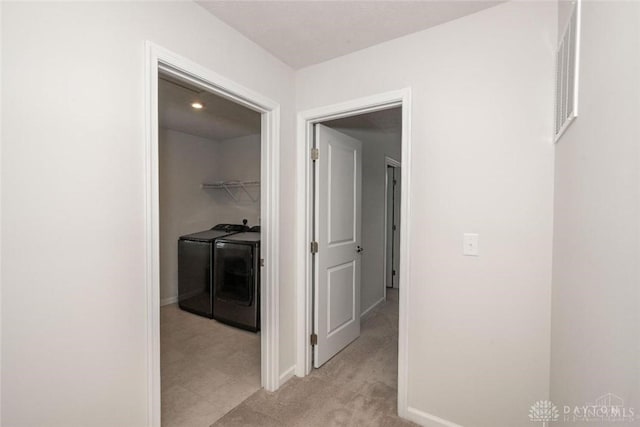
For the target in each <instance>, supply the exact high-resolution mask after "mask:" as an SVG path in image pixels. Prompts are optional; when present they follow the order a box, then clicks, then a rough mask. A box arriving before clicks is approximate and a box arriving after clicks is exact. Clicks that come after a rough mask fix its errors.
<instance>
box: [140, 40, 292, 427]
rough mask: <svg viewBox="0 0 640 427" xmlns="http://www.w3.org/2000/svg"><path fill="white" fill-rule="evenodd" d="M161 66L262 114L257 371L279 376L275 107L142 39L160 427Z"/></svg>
mask: <svg viewBox="0 0 640 427" xmlns="http://www.w3.org/2000/svg"><path fill="white" fill-rule="evenodd" d="M160 70H162V71H163V72H165V73H169V74H172V75H174V76H176V77H179V78H181V79H184V80H186V81H188V82H190V83H192V84H194V85H196V86H200V87H202V88H203V89H204V90H207V91H208V92H211V93H214V94H216V95H218V96H221V97H223V98H226V99H229V100H231V101H233V102H236V103H238V104H240V105H243V106H245V107H247V108H249V109H252V110H254V111H257V112H259V113H261V115H262V121H261V158H260V164H261V171H260V181H261V193H260V200H261V204H260V216H261V218H262V221H261V222H262V242H261V248H260V252H261V256H262V258H263V259H264V263H265V265H264V267H263V269H262V274H261V283H260V289H261V290H260V293H261V296H262V297H261V300H260V311H261V337H260V348H261V353H260V359H261V362H260V371H261V384H262V386H263V387H264V388H265V389H266V390H268V391H275V390H277V389H278V387H279V386H280V380H281V378H280V376H279V351H278V350H279V304H278V302H279V294H280V291H279V282H280V280H279V269H278V264H279V256H278V254H279V222H278V218H279V210H278V206H279V204H280V195H279V194H280V193H279V187H280V184H279V182H280V181H279V180H280V175H279V170H280V168H279V153H280V148H279V146H280V106H279V105H278V104H277V103H276V102H274V101H272V100H270V99H269V98H267V97H265V96H263V95H261V94H258V93H256V92H254V91H252V90H250V89H248V88H246V87H244V86H241V85H239V84H237V83H235V82H234V81H232V80H230V79H228V78H226V77H224V76H221V75H219V74H217V73H215V72H213V71H211V70H209V69H207V68H205V67H202V66H200V65H199V64H196V63H194V62H192V61H190V60H188V59H186V58H184V57H182V56H180V55H178V54H176V53H173V52H171V51H169V50H167V49H164V48H162V47H160V46H158V45H156V44H154V43H152V42H150V41H147V42H145V118H146V123H145V169H146V184H145V208H146V215H145V220H146V244H145V248H146V253H147V260H146V261H147V262H146V269H145V273H146V274H145V275H146V288H147V343H146V348H147V376H148V382H147V397H148V408H147V412H148V423H147V425H148V426H150V427H160V425H161V420H160V415H161V411H160V279H159V277H160V248H159V243H158V242H159V237H158V236H159V216H160V212H159V210H160V209H159V206H160V204H159V180H158V73H159V71H160Z"/></svg>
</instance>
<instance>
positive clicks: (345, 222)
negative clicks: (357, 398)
mask: <svg viewBox="0 0 640 427" xmlns="http://www.w3.org/2000/svg"><path fill="white" fill-rule="evenodd" d="M315 141H316V142H315V143H316V147H317V148H318V150H319V156H318V160H317V161H316V191H317V193H316V195H317V197H316V203H317V205H316V209H315V211H316V237H315V241H316V242H317V243H318V253H317V254H316V255H315V286H314V333H315V334H316V336H317V343H316V345H315V347H314V366H315V367H316V368H319V367H320V366H322V365H323V364H324V363H325V362H326V361H327V360H329V359H331V358H332V357H333V356H334V355H335V354H336V353H338V352H339V351H340V350H342V349H343V348H344V347H346V346H347V345H348V344H349V343H351V342H352V341H353V340H355V339H356V338H358V337H359V336H360V277H361V276H360V269H361V255H360V254H361V252H362V251H363V249H362V248H361V246H360V242H361V215H362V212H361V205H362V143H361V142H360V141H358V140H356V139H354V138H351V137H349V136H347V135H344V134H342V133H340V132H338V131H336V130H334V129H330V128H328V127H326V126H323V125H320V124H317V125H315Z"/></svg>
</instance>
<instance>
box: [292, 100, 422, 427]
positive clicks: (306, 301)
mask: <svg viewBox="0 0 640 427" xmlns="http://www.w3.org/2000/svg"><path fill="white" fill-rule="evenodd" d="M396 108H397V109H398V110H399V111H400V116H401V120H400V128H401V137H400V140H401V155H399V154H400V153H398V157H400V158H401V160H403V161H404V164H403V165H404V166H405V168H402V169H400V171H399V172H400V173H401V174H402V176H403V178H404V179H403V180H401V183H400V185H401V186H402V190H401V192H402V194H408V187H409V179H408V177H407V176H406V175H407V173H408V170H409V169H410V163H409V161H408V160H409V152H410V134H409V129H410V127H409V118H410V103H409V90H403V91H398V92H393V93H387V94H381V95H378V96H373V97H369V98H364V99H359V100H354V101H350V102H347V103H344V104H339V105H334V106H328V107H323V108H318V109H316V110H311V111H306V112H303V113H301V114H300V115H299V137H300V140H301V141H302V142H304V145H305V146H306V149H307V150H308V151H306V153H309V154H307V155H308V158H307V156H304V152H303V153H302V156H301V157H300V158H299V165H300V166H302V168H300V170H299V179H300V180H301V181H302V182H303V183H304V185H303V186H301V188H299V195H300V199H299V200H301V202H302V203H301V205H302V206H301V211H303V212H305V213H306V215H305V217H304V221H302V224H301V227H300V230H299V231H300V234H299V235H300V236H301V237H303V239H304V240H303V239H300V240H299V243H300V254H301V259H300V264H299V265H301V266H302V268H301V269H300V270H299V278H300V282H301V283H302V286H301V289H300V293H299V300H298V304H299V306H298V308H299V309H298V316H299V317H298V319H299V325H300V328H299V329H298V333H299V335H298V337H299V338H298V339H299V342H298V343H299V345H298V359H297V360H298V365H297V370H296V375H298V376H305V375H308V374H309V373H311V370H312V367H316V368H317V367H319V366H321V365H322V364H323V363H324V362H326V361H327V360H330V359H331V357H333V356H334V355H335V354H337V353H339V352H340V350H341V349H343V348H345V347H346V348H350V347H351V346H349V343H351V342H354V344H352V345H356V343H357V342H358V336H359V332H360V330H359V327H360V325H359V321H360V316H361V315H363V316H364V317H363V319H366V316H367V314H368V313H367V309H368V308H369V309H370V312H371V313H373V312H375V311H376V308H377V307H379V306H380V305H383V304H384V300H385V290H386V282H385V274H384V271H383V268H384V266H385V264H386V263H385V260H384V246H385V245H384V243H383V241H384V239H385V230H384V225H383V221H384V216H385V210H386V205H385V202H384V198H385V194H386V189H385V186H384V182H385V179H386V167H385V168H384V169H383V168H382V167H381V166H382V164H384V157H383V158H382V160H381V161H380V163H378V166H377V171H378V173H379V174H380V175H381V177H382V185H381V186H380V188H378V195H379V198H380V199H381V201H380V206H379V209H378V210H377V211H376V214H377V215H378V218H379V219H380V226H379V227H378V229H377V234H378V236H379V240H380V241H379V242H378V244H377V245H376V244H373V245H371V246H369V245H365V244H364V243H363V241H364V239H365V236H368V235H369V234H370V233H365V232H361V231H360V230H359V228H360V225H361V220H359V215H361V213H362V211H367V210H368V206H366V203H368V198H367V197H364V198H362V199H360V197H359V195H358V193H359V187H360V186H361V183H362V182H363V181H365V180H363V179H362V176H361V170H360V169H361V167H360V168H359V166H358V165H359V160H358V159H359V157H360V156H361V154H359V150H360V148H359V147H358V144H357V143H349V138H343V137H339V136H336V135H335V134H334V133H332V132H329V131H327V130H326V129H323V128H324V127H328V126H327V124H328V123H329V122H331V121H334V120H338V119H347V118H354V117H357V116H362V115H364V114H367V113H376V112H381V111H385V110H390V109H396ZM331 130H332V131H335V129H331ZM342 133H343V134H344V132H342ZM349 136H351V137H352V136H353V135H347V137H349ZM323 138H324V139H326V140H327V141H328V142H327V141H325V142H323ZM354 139H358V138H354ZM316 143H317V145H314V144H316ZM363 145H364V143H363ZM316 149H317V151H316ZM323 156H325V157H324V159H325V161H326V162H327V163H328V164H329V165H330V166H326V165H325V166H323V165H322V163H321V162H322V159H323ZM314 159H315V160H314ZM318 159H320V160H318ZM359 174H360V176H359ZM340 182H342V183H343V185H340V184H339V183H340ZM316 183H318V185H316ZM332 198H333V200H331V199H332ZM359 199H360V200H359ZM408 202H409V200H408V198H407V197H404V198H401V203H402V209H401V210H400V215H401V216H402V220H401V221H400V236H401V237H400V242H401V245H402V248H403V249H404V250H402V251H400V254H401V256H399V264H400V265H399V270H400V273H402V272H403V271H405V270H406V268H407V266H408V260H407V250H406V248H407V247H408V243H409V242H408V236H407V233H406V224H407V218H408V213H409V212H408V209H407V208H408V206H409V203H408ZM339 206H342V207H343V209H340V208H338V207H339ZM345 206H346V207H348V209H344V207H345ZM322 211H324V213H323V215H324V217H323V215H319V214H320V213H321V212H322ZM309 248H311V250H309ZM323 248H324V251H325V252H324V254H325V258H324V260H323V258H322V254H323V252H322V251H323ZM370 248H371V249H370ZM376 248H377V249H379V250H380V257H379V259H378V264H379V268H380V271H379V274H378V275H377V278H378V279H379V282H378V283H379V285H378V287H377V289H378V290H379V291H378V292H380V293H381V297H380V299H379V300H378V301H373V304H371V305H370V306H368V307H367V306H363V307H362V310H361V307H360V304H361V302H362V301H361V296H362V295H361V294H362V292H361V291H362V289H364V288H362V286H361V283H360V280H359V276H361V273H362V271H366V272H369V271H370V270H371V269H370V268H367V269H366V270H362V269H361V263H362V261H361V257H362V255H363V254H367V252H368V251H369V250H371V251H373V250H374V249H376ZM338 250H340V252H344V254H342V255H341V256H338V255H334V254H333V253H332V252H336V253H337V252H338ZM302 254H304V255H302ZM399 282H401V284H399V287H400V293H399V296H398V300H399V308H398V317H396V319H397V320H396V325H397V326H398V345H397V349H398V352H397V362H395V361H394V363H397V368H398V370H397V373H398V374H397V397H398V408H399V414H400V415H401V416H404V414H405V409H406V345H407V342H406V337H407V335H406V317H407V310H406V305H407V302H406V301H407V300H406V298H407V297H408V294H409V291H410V287H409V286H407V285H408V280H407V278H406V275H404V274H399ZM323 287H324V288H326V289H323ZM405 291H406V292H405ZM332 292H333V293H334V295H339V296H340V298H336V299H335V300H333V301H332V299H331V293H332ZM323 293H324V294H326V295H323ZM345 301H346V302H345ZM367 305H368V304H367ZM363 311H364V312H363ZM318 333H320V334H322V335H324V336H320V335H319V334H318ZM309 337H310V338H309ZM332 339H333V341H334V342H333V343H332V342H331V340H332ZM354 340H355V341H354ZM323 346H324V349H323V348H322V347H323ZM345 351H346V350H345ZM337 357H339V356H337ZM321 370H322V368H321V369H320V371H321Z"/></svg>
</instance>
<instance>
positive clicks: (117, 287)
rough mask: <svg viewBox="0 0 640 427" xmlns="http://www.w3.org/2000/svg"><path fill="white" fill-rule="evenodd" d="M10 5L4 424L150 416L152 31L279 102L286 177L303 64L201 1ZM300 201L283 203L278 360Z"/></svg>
mask: <svg viewBox="0 0 640 427" xmlns="http://www.w3.org/2000/svg"><path fill="white" fill-rule="evenodd" d="M2 9H3V10H2V41H3V45H2V56H3V58H2V67H3V68H2V98H3V100H2V102H3V110H2V115H3V117H2V120H3V125H4V126H3V127H2V140H3V147H2V149H3V156H2V165H1V166H2V167H1V169H2V209H3V212H2V229H3V235H2V285H3V289H2V292H3V300H2V338H3V342H2V372H3V377H2V424H3V425H4V426H7V427H9V426H11V427H19V426H29V427H30V426H36V425H40V426H48V427H49V426H65V427H66V426H83V425H92V426H115V425H119V426H131V427H137V426H143V425H146V424H147V398H148V396H147V381H148V378H147V349H146V346H147V335H146V334H147V324H146V322H147V313H146V306H147V303H146V288H145V261H146V256H145V195H144V189H145V166H144V165H145V160H144V159H145V153H144V147H145V143H144V123H145V116H144V104H143V101H144V83H143V78H144V55H145V51H144V41H145V40H151V41H153V42H155V43H157V44H159V45H161V46H163V47H166V48H167V49H170V50H172V51H174V52H176V53H178V54H180V55H182V56H185V57H187V58H189V59H191V60H193V61H195V62H197V63H200V64H201V65H203V66H205V67H207V68H210V69H212V70H214V71H215V72H217V73H219V74H222V75H224V76H226V77H228V78H231V79H233V80H235V81H237V82H238V83H240V84H242V85H244V86H247V87H249V88H251V89H252V90H254V91H256V92H259V93H261V94H263V95H265V96H267V97H270V98H272V99H274V100H276V101H277V102H279V103H280V104H281V107H282V111H281V117H282V129H281V136H282V140H281V146H282V156H281V158H280V165H281V174H282V175H283V176H292V175H293V173H294V163H293V158H294V148H293V143H294V142H293V117H294V114H293V101H294V97H293V72H292V70H291V69H290V68H288V67H287V66H285V65H284V64H282V63H281V62H279V61H277V60H276V59H274V58H273V57H272V56H271V55H270V54H268V53H267V52H266V51H264V50H262V49H260V48H259V47H257V46H256V45H255V44H253V43H252V42H250V41H248V40H247V39H246V38H244V37H242V36H240V35H239V34H238V33H236V32H235V31H233V30H231V29H230V28H229V27H228V26H227V25H225V24H223V23H222V22H221V21H219V20H217V19H216V18H214V17H213V16H211V15H210V14H208V13H206V12H205V11H204V10H203V9H202V8H201V7H200V6H198V5H196V4H194V3H191V2H152V3H150V2H78V3H71V2H70V3H58V2H55V3H46V2H43V3H26V2H14V3H4V2H3V4H2ZM256 70H259V72H257V71H256ZM280 192H281V194H283V195H287V194H293V192H294V182H293V181H292V180H287V179H283V180H282V187H281V188H280ZM293 203H294V200H292V199H291V198H287V197H283V198H282V205H281V206H280V212H281V215H280V221H281V230H282V236H281V244H280V249H281V251H282V252H281V255H282V258H281V259H282V261H281V266H280V274H281V280H280V287H281V289H282V293H281V295H280V307H281V312H280V325H281V331H280V337H281V343H280V344H281V345H280V349H279V353H280V370H281V371H282V372H284V371H286V370H287V369H288V368H290V367H291V366H292V365H293V364H294V362H295V360H294V347H293V345H294V339H293V336H294V330H293V328H294V322H293V319H294V316H293V309H294V303H293V302H294V288H293V273H294V272H293V266H292V265H291V263H290V261H289V260H291V259H292V258H293V244H294V241H293V236H292V233H291V231H290V229H289V225H290V224H292V223H294V218H295V215H294V212H293V206H294V205H293Z"/></svg>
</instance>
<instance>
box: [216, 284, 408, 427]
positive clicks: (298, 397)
mask: <svg viewBox="0 0 640 427" xmlns="http://www.w3.org/2000/svg"><path fill="white" fill-rule="evenodd" d="M361 325H362V326H361V327H362V330H361V336H360V338H358V339H357V340H356V341H354V342H353V343H352V344H351V345H349V346H348V347H347V348H345V349H344V350H343V351H342V352H340V353H339V354H338V355H337V356H335V357H334V358H333V359H331V360H330V361H329V362H327V363H326V364H325V365H324V366H322V367H321V368H320V369H314V370H313V371H312V373H311V374H310V375H308V376H307V377H305V378H293V379H292V380H290V381H289V382H287V383H286V384H285V385H284V386H283V387H282V388H281V389H280V390H278V391H277V392H275V393H268V392H266V391H264V390H260V391H258V392H256V393H254V394H253V395H252V396H250V397H249V398H248V399H247V400H245V401H244V402H242V404H240V405H239V406H238V407H236V408H235V409H233V410H232V411H231V412H229V413H227V414H226V415H225V416H224V417H222V418H221V419H220V420H218V421H217V422H216V423H215V424H213V426H215V427H232V426H274V427H275V426H309V427H314V426H334V425H340V426H362V425H370V426H412V425H415V424H413V423H410V422H408V421H404V420H401V419H400V418H399V417H398V416H397V409H396V399H397V368H398V290H397V289H387V301H386V302H384V303H381V304H380V305H379V306H378V307H376V308H375V309H373V310H372V311H371V312H370V313H368V314H367V315H366V316H365V317H364V318H363V319H362V324H361Z"/></svg>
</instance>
